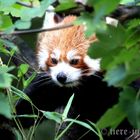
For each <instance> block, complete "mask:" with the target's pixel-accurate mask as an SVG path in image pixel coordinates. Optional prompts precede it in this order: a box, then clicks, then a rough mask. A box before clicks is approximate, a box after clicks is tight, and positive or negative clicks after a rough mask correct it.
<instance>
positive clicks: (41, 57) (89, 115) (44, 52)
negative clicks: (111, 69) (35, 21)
mask: <svg viewBox="0 0 140 140" xmlns="http://www.w3.org/2000/svg"><path fill="white" fill-rule="evenodd" d="M54 15H55V13H53V12H52V13H49V14H48V13H47V14H46V16H45V21H44V24H43V28H51V27H56V26H59V25H65V24H69V23H73V22H74V21H75V20H76V18H77V17H76V16H72V15H71V16H67V17H65V18H64V19H62V20H61V21H60V22H58V23H57V22H55V20H54ZM84 31H85V26H84V25H74V26H72V27H69V28H65V29H60V30H55V31H51V32H43V33H40V34H39V36H38V41H37V60H38V66H39V68H40V70H41V71H43V72H40V73H38V75H37V76H36V78H35V79H34V80H33V81H32V82H31V84H30V85H29V86H28V87H27V88H26V89H25V90H24V92H25V93H26V94H27V95H28V97H29V98H30V99H31V101H32V103H33V104H34V105H35V106H36V107H37V108H38V109H39V110H43V111H58V112H59V113H62V111H63V109H64V107H65V106H66V104H67V102H68V100H69V98H70V97H71V95H72V94H73V93H74V100H73V102H72V105H71V109H70V110H69V113H68V118H73V119H75V118H77V117H78V120H80V121H84V122H85V121H87V120H89V121H91V122H93V123H96V122H97V121H98V120H99V118H100V117H101V116H102V115H103V114H104V113H105V111H106V110H107V109H108V108H110V107H112V106H113V105H114V104H116V103H117V100H118V96H119V94H118V92H119V90H118V89H117V88H114V87H108V86H107V83H106V82H104V81H102V78H101V77H97V76H96V75H95V72H98V71H100V59H97V60H94V59H91V58H90V57H89V56H88V55H87V51H88V48H89V47H90V44H91V43H93V42H94V41H96V40H97V38H96V36H95V35H92V36H91V37H89V38H86V37H85V35H84ZM48 80H51V81H48ZM69 87H72V88H69ZM27 108H28V109H27ZM61 109H62V110H61ZM16 113H17V115H23V114H36V115H38V113H39V112H38V110H36V108H34V109H33V106H32V105H31V104H30V103H29V102H28V101H26V100H23V99H20V100H19V101H18V102H17V104H16ZM40 118H44V119H45V120H46V118H45V117H44V116H43V114H42V113H40V114H39V118H38V120H35V119H34V118H22V117H20V118H18V120H19V121H20V123H21V124H22V126H23V127H24V128H29V127H30V126H33V125H34V126H35V125H36V124H37V125H38V124H40V123H42V121H44V119H41V121H40ZM38 121H39V122H38ZM68 124H69V123H65V122H64V127H63V126H62V131H63V130H64V129H65V128H66V127H67V126H68ZM124 128H126V126H124ZM55 129H56V128H55ZM106 130H107V129H106ZM42 131H43V130H42ZM56 131H57V129H56ZM62 131H61V132H62ZM87 131H88V130H87V129H86V128H84V127H82V126H80V125H78V124H73V125H72V126H71V127H70V129H68V130H67V132H66V133H65V134H64V135H63V137H62V138H61V140H62V139H63V140H77V139H82V140H92V139H98V136H97V135H96V134H94V133H93V132H91V131H90V132H89V131H88V132H89V133H87ZM108 132H109V131H108ZM41 134H42V132H41ZM44 134H46V130H44ZM83 135H84V136H83ZM103 137H104V138H105V140H108V138H109V136H108V135H104V136H103ZM115 137H116V136H111V139H112V140H114V138H115ZM124 137H125V138H126V137H127V136H118V137H117V139H119V140H121V138H123V139H125V138H124Z"/></svg>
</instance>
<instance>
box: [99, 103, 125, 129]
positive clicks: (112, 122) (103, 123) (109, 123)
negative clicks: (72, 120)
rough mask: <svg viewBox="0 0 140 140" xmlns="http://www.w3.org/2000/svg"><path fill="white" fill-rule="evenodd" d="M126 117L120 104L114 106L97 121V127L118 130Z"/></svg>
mask: <svg viewBox="0 0 140 140" xmlns="http://www.w3.org/2000/svg"><path fill="white" fill-rule="evenodd" d="M125 117H126V114H125V113H124V112H123V110H122V108H121V106H120V105H119V104H116V105H114V106H113V107H112V108H109V109H108V110H107V111H106V112H105V113H104V114H103V115H102V117H101V118H100V119H99V120H98V121H97V123H96V125H97V126H98V127H99V128H100V129H104V128H108V127H110V128H116V127H117V126H118V125H119V124H120V123H121V122H122V121H123V120H124V118H125Z"/></svg>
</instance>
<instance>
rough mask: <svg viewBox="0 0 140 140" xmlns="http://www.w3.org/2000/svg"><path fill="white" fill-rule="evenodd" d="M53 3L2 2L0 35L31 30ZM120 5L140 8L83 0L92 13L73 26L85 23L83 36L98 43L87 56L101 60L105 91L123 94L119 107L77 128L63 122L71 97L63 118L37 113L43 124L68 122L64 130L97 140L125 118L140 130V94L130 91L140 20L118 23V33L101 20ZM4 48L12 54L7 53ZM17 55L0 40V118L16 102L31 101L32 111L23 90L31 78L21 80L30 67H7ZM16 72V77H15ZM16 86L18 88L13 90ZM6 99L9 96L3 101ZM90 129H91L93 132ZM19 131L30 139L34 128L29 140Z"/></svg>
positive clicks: (63, 6)
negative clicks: (45, 121)
mask: <svg viewBox="0 0 140 140" xmlns="http://www.w3.org/2000/svg"><path fill="white" fill-rule="evenodd" d="M53 2H54V0H42V1H39V0H21V1H18V0H9V1H6V0H5V1H4V0H0V31H1V33H6V34H10V33H12V32H14V31H15V30H17V29H20V30H22V29H29V28H30V27H31V25H32V19H34V18H36V17H42V16H43V15H44V13H45V11H46V9H47V8H48V6H49V5H50V4H51V3H53ZM59 2H60V4H59V5H58V6H57V7H56V9H55V10H56V11H63V10H67V9H70V8H74V7H76V3H75V2H74V0H70V1H67V2H66V1H65V0H59ZM120 3H121V4H132V5H134V4H139V1H136V0H135V1H133V0H112V1H108V0H87V4H89V5H90V6H92V7H94V9H95V11H94V12H92V13H87V12H82V13H81V15H80V16H79V18H78V20H77V21H76V24H79V23H84V24H85V25H87V30H86V32H85V34H86V35H87V36H90V35H91V34H93V33H96V35H97V38H98V40H99V41H97V42H96V43H94V44H93V45H92V46H91V47H90V48H89V51H88V53H89V55H90V56H91V57H92V58H99V59H101V68H102V69H103V70H105V71H106V73H105V75H104V81H106V82H107V83H108V86H115V87H118V88H121V89H123V90H122V91H121V93H120V94H119V95H120V97H119V101H118V103H117V104H116V105H115V106H113V107H112V108H110V109H108V110H107V111H106V113H105V114H104V115H103V116H102V117H101V118H99V121H98V122H89V124H88V123H85V122H80V121H78V119H75V120H74V119H71V118H67V113H68V111H69V108H70V106H71V103H72V100H73V98H74V96H72V97H71V98H70V100H69V102H68V104H67V106H66V108H65V110H64V112H63V113H62V114H59V113H56V112H45V111H43V110H38V111H39V112H43V114H44V116H45V117H46V118H49V119H50V120H54V121H55V122H56V123H60V124H62V123H63V122H65V121H67V122H70V124H69V126H68V128H69V127H70V125H72V124H73V123H77V124H80V125H82V126H83V127H86V128H88V129H90V130H91V131H93V132H94V133H95V134H97V135H98V136H99V138H100V140H102V136H101V133H100V131H99V129H102V128H106V127H110V128H115V127H117V126H118V125H119V123H120V122H121V121H122V120H123V119H124V118H128V120H129V122H130V123H131V124H132V125H133V126H134V127H135V128H140V118H139V113H140V98H139V96H140V90H139V87H138V88H137V89H134V88H133V87H132V86H131V85H132V83H133V82H134V81H136V80H137V79H139V77H140V71H139V70H140V63H139V62H140V57H139V56H140V46H139V43H140V39H139V33H140V28H139V24H140V19H133V20H129V21H127V22H125V23H124V24H121V23H119V25H118V26H117V27H115V26H112V25H107V24H106V23H105V21H104V17H105V16H106V15H109V14H110V13H111V12H112V11H114V10H115V9H116V8H117V6H118V5H119V4H120ZM23 4H25V5H23ZM5 46H8V47H10V48H11V49H10V50H8V49H6V47H5ZM17 52H18V49H17V47H16V46H15V45H14V43H12V42H10V41H8V40H6V39H3V38H2V37H1V38H0V55H1V56H0V58H1V59H2V60H1V59H0V106H1V109H0V114H2V115H4V116H6V117H8V118H12V117H13V116H12V115H13V114H12V113H13V112H14V102H15V101H16V100H17V99H18V98H19V97H20V98H23V99H25V100H27V101H29V102H30V103H31V104H32V105H33V103H32V101H31V100H30V99H29V97H28V96H26V95H25V94H24V93H23V91H22V90H23V88H25V87H27V86H28V85H29V84H30V82H31V81H32V80H33V78H34V77H35V73H33V74H32V75H31V76H30V77H29V78H28V79H25V75H26V73H27V71H28V70H29V67H30V66H29V65H28V64H26V63H23V64H21V65H20V66H19V67H18V68H16V67H14V66H13V64H11V57H12V56H13V54H14V53H17ZM3 56H9V59H8V61H5V60H4V57H3ZM3 63H4V64H3ZM15 70H16V74H15V73H13V71H15ZM14 81H16V82H17V83H18V84H17V85H15V84H14ZM19 84H20V85H22V87H19ZM4 94H7V96H5V95H4ZM33 106H34V105H33ZM19 117H21V116H19ZM22 117H23V116H22ZM24 117H35V118H37V117H38V116H34V114H33V115H31V116H29V115H26V114H25V116H24ZM16 123H17V124H18V122H16ZM95 123H96V124H97V126H96V125H95ZM91 125H93V126H94V128H95V129H93V127H91ZM42 127H44V126H42ZM68 128H67V129H68ZM67 129H66V130H64V131H63V132H62V133H61V134H59V135H56V136H53V137H55V140H58V139H59V138H60V137H61V136H62V135H63V134H64V133H65V131H67ZM48 130H49V129H48ZM51 130H52V129H51ZM18 131H19V132H20V134H21V135H22V136H23V138H24V139H27V138H29V137H30V139H31V138H32V136H33V133H34V131H35V128H32V131H30V134H28V137H26V136H25V135H24V132H23V130H22V128H20V127H19V130H18ZM38 137H39V139H41V136H40V135H38Z"/></svg>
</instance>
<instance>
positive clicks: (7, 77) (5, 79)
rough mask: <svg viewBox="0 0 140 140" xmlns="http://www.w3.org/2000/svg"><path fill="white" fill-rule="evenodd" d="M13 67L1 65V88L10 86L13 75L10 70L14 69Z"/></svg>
mask: <svg viewBox="0 0 140 140" xmlns="http://www.w3.org/2000/svg"><path fill="white" fill-rule="evenodd" d="M13 68H14V67H7V66H6V65H3V66H0V88H10V86H11V83H12V79H13V75H12V74H9V73H8V72H9V71H11V70H13Z"/></svg>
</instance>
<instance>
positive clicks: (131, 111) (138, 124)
mask: <svg viewBox="0 0 140 140" xmlns="http://www.w3.org/2000/svg"><path fill="white" fill-rule="evenodd" d="M139 95H140V94H139V91H138V93H136V90H134V89H133V88H132V87H126V88H125V89H124V91H122V92H121V94H120V105H121V107H122V109H123V110H124V111H125V113H126V114H127V118H128V120H129V121H130V123H131V124H132V125H133V126H134V127H135V128H138V129H139V128H140V98H139Z"/></svg>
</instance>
